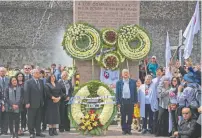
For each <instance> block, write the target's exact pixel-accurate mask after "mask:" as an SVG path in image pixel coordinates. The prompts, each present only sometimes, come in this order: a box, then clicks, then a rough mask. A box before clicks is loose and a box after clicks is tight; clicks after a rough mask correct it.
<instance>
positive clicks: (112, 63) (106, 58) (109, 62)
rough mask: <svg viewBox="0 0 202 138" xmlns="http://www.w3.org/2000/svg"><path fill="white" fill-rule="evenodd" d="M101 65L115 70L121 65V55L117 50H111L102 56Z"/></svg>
mask: <svg viewBox="0 0 202 138" xmlns="http://www.w3.org/2000/svg"><path fill="white" fill-rule="evenodd" d="M100 64H101V66H102V67H103V68H106V69H111V70H115V69H117V68H118V67H119V64H120V57H119V55H118V54H117V53H116V52H114V51H113V52H109V53H106V54H104V55H102V56H101V63H100Z"/></svg>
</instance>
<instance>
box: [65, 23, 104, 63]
mask: <svg viewBox="0 0 202 138" xmlns="http://www.w3.org/2000/svg"><path fill="white" fill-rule="evenodd" d="M62 45H63V46H64V49H65V51H66V53H67V54H68V55H70V56H71V57H73V58H76V59H80V60H89V59H92V58H93V57H94V56H95V55H96V53H97V52H98V51H99V50H100V45H101V39H100V35H99V32H98V31H97V30H96V29H95V28H93V27H92V26H90V25H88V24H86V23H78V24H73V25H71V26H69V27H68V28H67V30H66V32H65V34H64V38H63V41H62Z"/></svg>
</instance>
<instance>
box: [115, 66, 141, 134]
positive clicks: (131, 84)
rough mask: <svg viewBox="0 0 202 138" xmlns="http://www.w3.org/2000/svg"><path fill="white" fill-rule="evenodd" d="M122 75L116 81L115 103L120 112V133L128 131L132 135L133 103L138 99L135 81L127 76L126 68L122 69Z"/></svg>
mask: <svg viewBox="0 0 202 138" xmlns="http://www.w3.org/2000/svg"><path fill="white" fill-rule="evenodd" d="M122 77H123V79H121V80H119V81H118V82H117V83H116V103H117V105H118V107H119V108H120V112H121V127H122V131H123V132H122V134H123V135H126V134H127V133H128V134H129V135H132V133H131V124H132V116H133V113H134V104H136V103H137V99H138V98H137V88H136V81H135V80H133V79H130V78H129V77H130V76H129V71H128V70H127V69H123V71H122ZM126 116H127V121H126Z"/></svg>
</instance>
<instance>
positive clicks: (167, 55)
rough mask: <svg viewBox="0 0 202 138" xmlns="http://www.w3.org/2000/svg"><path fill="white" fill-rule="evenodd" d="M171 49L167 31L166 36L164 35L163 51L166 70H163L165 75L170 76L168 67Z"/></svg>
mask: <svg viewBox="0 0 202 138" xmlns="http://www.w3.org/2000/svg"><path fill="white" fill-rule="evenodd" d="M171 57H172V56H171V49H170V41H169V35H168V32H167V37H166V51H165V61H166V70H165V75H166V76H168V77H171V73H170V69H169V63H170V59H171Z"/></svg>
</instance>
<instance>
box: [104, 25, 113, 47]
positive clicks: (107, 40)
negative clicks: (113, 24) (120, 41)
mask: <svg viewBox="0 0 202 138" xmlns="http://www.w3.org/2000/svg"><path fill="white" fill-rule="evenodd" d="M102 40H103V41H104V44H106V47H112V46H115V44H116V42H117V32H116V30H114V29H103V30H102Z"/></svg>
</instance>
